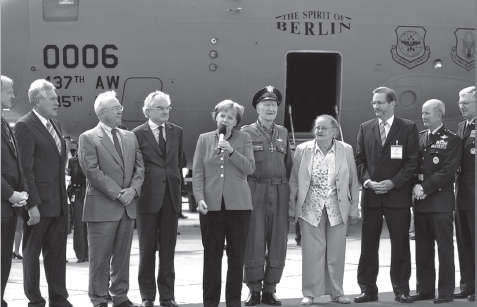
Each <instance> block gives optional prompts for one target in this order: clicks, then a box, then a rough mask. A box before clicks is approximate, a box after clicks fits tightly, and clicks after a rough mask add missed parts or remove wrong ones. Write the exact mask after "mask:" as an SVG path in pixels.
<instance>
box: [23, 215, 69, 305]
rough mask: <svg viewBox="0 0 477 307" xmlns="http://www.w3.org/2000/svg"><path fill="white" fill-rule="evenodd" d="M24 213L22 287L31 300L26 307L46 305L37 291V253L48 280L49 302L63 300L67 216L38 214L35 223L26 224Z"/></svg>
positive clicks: (38, 289) (66, 296)
mask: <svg viewBox="0 0 477 307" xmlns="http://www.w3.org/2000/svg"><path fill="white" fill-rule="evenodd" d="M28 219H29V217H28V215H27V214H26V215H25V223H23V288H24V290H25V295H26V297H27V298H28V300H29V301H30V302H29V303H28V306H29V307H43V306H45V304H46V303H45V299H44V298H43V297H42V296H41V292H40V253H42V254H43V266H44V267H45V277H46V281H47V282H48V298H49V301H50V304H54V303H59V304H61V303H62V302H64V301H66V299H67V298H68V291H67V290H66V282H65V279H66V239H67V235H68V215H61V216H59V217H43V216H42V217H41V219H40V222H39V223H38V224H36V225H33V226H29V225H28V224H27V223H26V221H28Z"/></svg>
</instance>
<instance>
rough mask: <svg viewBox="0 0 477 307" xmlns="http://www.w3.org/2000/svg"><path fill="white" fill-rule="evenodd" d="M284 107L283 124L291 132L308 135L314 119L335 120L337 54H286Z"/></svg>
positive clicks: (338, 97)
mask: <svg viewBox="0 0 477 307" xmlns="http://www.w3.org/2000/svg"><path fill="white" fill-rule="evenodd" d="M286 65H287V67H286V72H287V75H286V99H285V101H286V105H285V119H284V124H285V127H286V128H287V129H288V131H289V132H291V131H292V129H291V122H290V114H289V106H291V107H292V117H293V126H294V132H295V133H298V134H301V135H303V134H309V133H310V132H311V129H312V127H313V121H314V119H315V118H316V117H317V116H318V115H321V114H329V115H332V116H334V117H335V118H337V119H338V114H337V112H338V108H339V104H340V100H341V55H340V54H339V53H336V52H322V51H317V52H310V51H306V52H290V53H288V54H287V58H286Z"/></svg>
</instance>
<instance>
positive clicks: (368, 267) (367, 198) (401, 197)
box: [354, 87, 419, 303]
mask: <svg viewBox="0 0 477 307" xmlns="http://www.w3.org/2000/svg"><path fill="white" fill-rule="evenodd" d="M373 94H374V95H373V101H372V102H371V105H372V107H373V110H374V113H375V114H376V117H377V118H376V119H371V120H369V121H367V122H364V123H363V124H361V126H360V129H359V132H358V140H357V144H356V156H355V160H356V166H357V169H358V179H359V180H360V182H361V184H362V185H363V191H362V193H361V214H362V218H363V226H362V237H361V257H360V259H359V265H358V284H359V286H360V288H361V295H360V296H358V297H356V298H355V299H354V302H355V303H364V302H370V301H377V300H378V286H377V284H376V279H377V276H378V271H379V254H378V253H379V240H380V235H381V231H382V226H383V216H384V217H385V219H386V225H387V227H388V230H389V235H390V239H391V272H390V275H391V283H392V285H393V290H394V294H395V300H396V301H397V302H401V303H412V302H413V300H412V298H411V297H410V296H409V278H410V277H411V253H410V246H409V225H410V221H411V211H410V208H411V207H412V185H411V179H412V178H413V175H414V173H415V171H416V168H417V164H418V156H419V147H418V146H419V143H418V131H417V126H416V124H415V123H413V122H412V121H410V120H407V119H404V118H399V117H396V116H394V108H395V107H396V93H395V92H394V91H393V90H392V89H390V88H387V87H379V88H377V89H375V90H374V91H373Z"/></svg>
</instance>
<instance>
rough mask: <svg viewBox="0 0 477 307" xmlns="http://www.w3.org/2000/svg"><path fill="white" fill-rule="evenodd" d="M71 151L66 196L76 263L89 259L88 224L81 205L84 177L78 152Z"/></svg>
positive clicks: (83, 192) (83, 193)
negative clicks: (72, 228) (71, 223)
mask: <svg viewBox="0 0 477 307" xmlns="http://www.w3.org/2000/svg"><path fill="white" fill-rule="evenodd" d="M72 151H73V153H74V154H73V157H72V158H70V159H69V160H68V169H69V171H70V176H71V185H70V187H69V189H68V197H69V198H70V202H71V205H72V208H73V210H72V211H73V212H72V215H73V226H74V233H73V249H74V250H75V254H76V258H77V259H78V261H76V262H77V263H82V262H85V261H88V260H89V257H88V226H87V225H86V223H85V222H83V205H84V197H85V194H86V177H85V176H84V174H83V171H82V170H81V166H80V165H79V161H78V152H77V151H76V150H74V149H73V150H72Z"/></svg>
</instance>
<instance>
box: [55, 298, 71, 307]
mask: <svg viewBox="0 0 477 307" xmlns="http://www.w3.org/2000/svg"><path fill="white" fill-rule="evenodd" d="M49 306H50V307H73V305H72V304H71V303H70V302H69V301H68V300H64V301H61V303H50V304H49Z"/></svg>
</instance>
